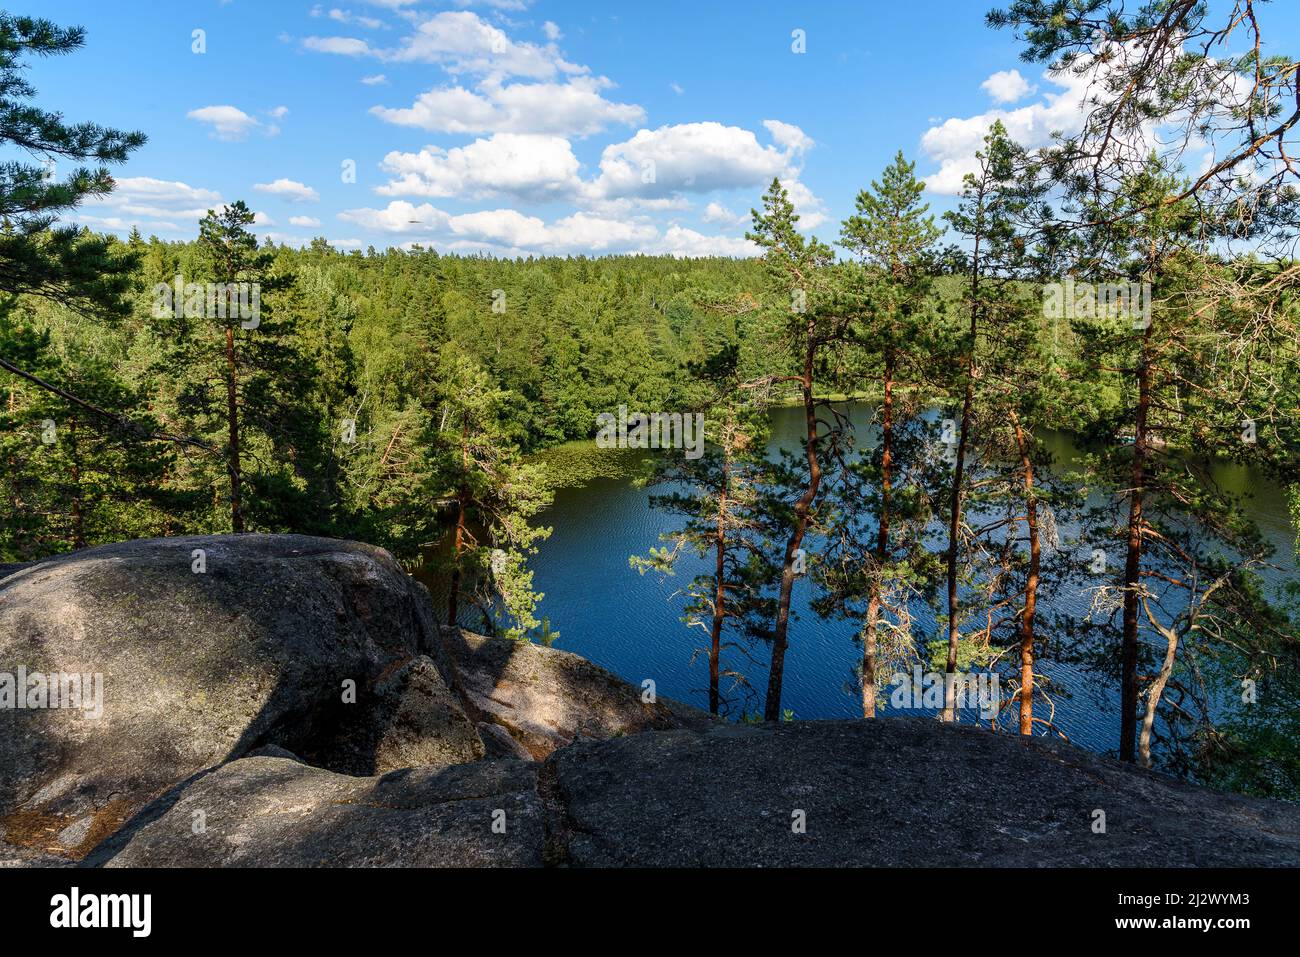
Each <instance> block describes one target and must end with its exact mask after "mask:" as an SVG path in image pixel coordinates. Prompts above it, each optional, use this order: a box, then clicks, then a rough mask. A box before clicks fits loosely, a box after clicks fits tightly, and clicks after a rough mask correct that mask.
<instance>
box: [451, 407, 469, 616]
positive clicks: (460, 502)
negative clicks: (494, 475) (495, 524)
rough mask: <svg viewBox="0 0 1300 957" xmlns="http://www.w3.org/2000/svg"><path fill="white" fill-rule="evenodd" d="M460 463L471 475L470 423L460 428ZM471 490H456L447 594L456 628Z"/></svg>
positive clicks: (466, 472)
mask: <svg viewBox="0 0 1300 957" xmlns="http://www.w3.org/2000/svg"><path fill="white" fill-rule="evenodd" d="M460 461H461V467H462V469H463V470H464V473H465V474H466V475H468V474H469V423H468V422H464V423H462V424H461V427H460ZM468 499H469V489H467V488H466V487H465V486H464V485H462V486H460V488H458V489H457V490H456V533H455V535H454V536H453V537H452V544H451V587H450V589H449V590H448V593H447V624H448V626H450V627H452V628H455V627H456V620H457V618H458V617H459V615H460V607H459V606H460V580H461V575H460V553H461V549H462V548H464V546H465V519H466V513H467V512H468V511H469V508H468Z"/></svg>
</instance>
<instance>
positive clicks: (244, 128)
mask: <svg viewBox="0 0 1300 957" xmlns="http://www.w3.org/2000/svg"><path fill="white" fill-rule="evenodd" d="M185 115H186V116H187V117H188V118H189V119H191V120H197V121H198V122H200V123H206V124H208V125H209V126H210V127H212V136H214V137H216V138H217V139H219V140H242V139H246V138H247V137H248V134H249V133H251V132H252V131H253V130H255V129H257V128H258V127H260V126H261V125H262V124H261V123H260V122H258V121H257V120H256V119H255V118H253V117H251V116H249V115H248V114H247V113H245V112H244V111H243V110H241V109H239V108H238V107H234V106H201V107H199V108H198V109H196V110H190V111H189V112H188V113H186V114H185Z"/></svg>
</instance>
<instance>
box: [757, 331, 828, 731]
mask: <svg viewBox="0 0 1300 957" xmlns="http://www.w3.org/2000/svg"><path fill="white" fill-rule="evenodd" d="M813 331H814V330H813V323H812V322H809V323H808V327H807V335H808V347H807V350H806V351H805V353H804V363H803V375H802V377H801V380H800V385H801V388H802V390H803V408H804V419H805V421H806V428H807V431H808V442H807V446H806V450H807V456H808V488H807V489H805V490H804V493H803V495H801V496H799V501H797V502H795V505H794V531H793V532H792V533H791V535H790V541H789V542H787V543H786V546H785V564H784V565H783V566H782V569H781V591H780V595H779V597H778V598H777V606H776V627H775V628H774V629H773V634H772V667H771V670H770V671H769V672H768V677H767V699H766V701H765V702H764V706H763V718H764V720H766V721H779V720H780V719H781V681H782V678H783V677H784V668H785V649H786V635H787V633H788V632H789V629H790V595H791V593H792V592H793V590H794V576H795V571H794V564H795V556H796V553H797V552H798V551H799V546H800V544H801V543H802V542H803V536H804V532H805V531H807V529H808V516H809V514H810V513H811V512H812V505H813V501H814V500H815V499H816V498H817V489H818V487H819V486H820V485H821V480H822V471H821V463H820V462H819V461H818V459H817V404H816V402H814V401H813V361H814V359H815V358H816V355H817V343H816V340H815V339H814V338H813Z"/></svg>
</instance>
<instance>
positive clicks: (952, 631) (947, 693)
mask: <svg viewBox="0 0 1300 957" xmlns="http://www.w3.org/2000/svg"><path fill="white" fill-rule="evenodd" d="M979 271H980V237H979V236H976V237H975V251H974V258H973V259H972V266H971V304H970V331H969V335H970V343H969V345H968V346H967V350H968V351H967V353H966V391H965V395H964V397H963V398H962V405H961V430H960V433H959V434H958V437H957V460H956V462H954V463H953V469H952V498H951V499H950V501H949V503H948V556H947V557H948V661H947V663H946V665H945V667H944V681H943V720H944V721H955V720H957V687H956V679H955V677H954V676H955V675H956V673H957V644H958V641H959V640H960V638H961V631H960V628H959V626H958V620H957V616H958V611H959V609H958V603H957V537H958V533H959V532H960V530H961V506H962V483H963V481H964V480H965V475H966V444H967V441H968V440H969V433H970V417H971V406H972V405H973V404H974V400H975V341H976V334H977V333H978V331H979V318H978V317H979V294H980V280H979V276H980V273H979Z"/></svg>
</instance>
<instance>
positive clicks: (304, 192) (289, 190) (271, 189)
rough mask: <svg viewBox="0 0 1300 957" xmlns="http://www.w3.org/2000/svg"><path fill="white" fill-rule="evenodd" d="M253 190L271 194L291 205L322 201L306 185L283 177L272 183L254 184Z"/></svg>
mask: <svg viewBox="0 0 1300 957" xmlns="http://www.w3.org/2000/svg"><path fill="white" fill-rule="evenodd" d="M253 189H255V190H257V191H258V192H259V193H270V194H271V195H272V196H279V197H280V198H282V199H286V200H288V201H289V202H291V203H315V202H317V201H319V200H320V193H318V192H316V190H314V189H312V188H311V187H310V186H308V185H306V184H305V183H299V182H298V181H297V180H293V179H285V178H283V177H281V178H280V179H277V180H275V181H273V182H270V183H254V184H253Z"/></svg>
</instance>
